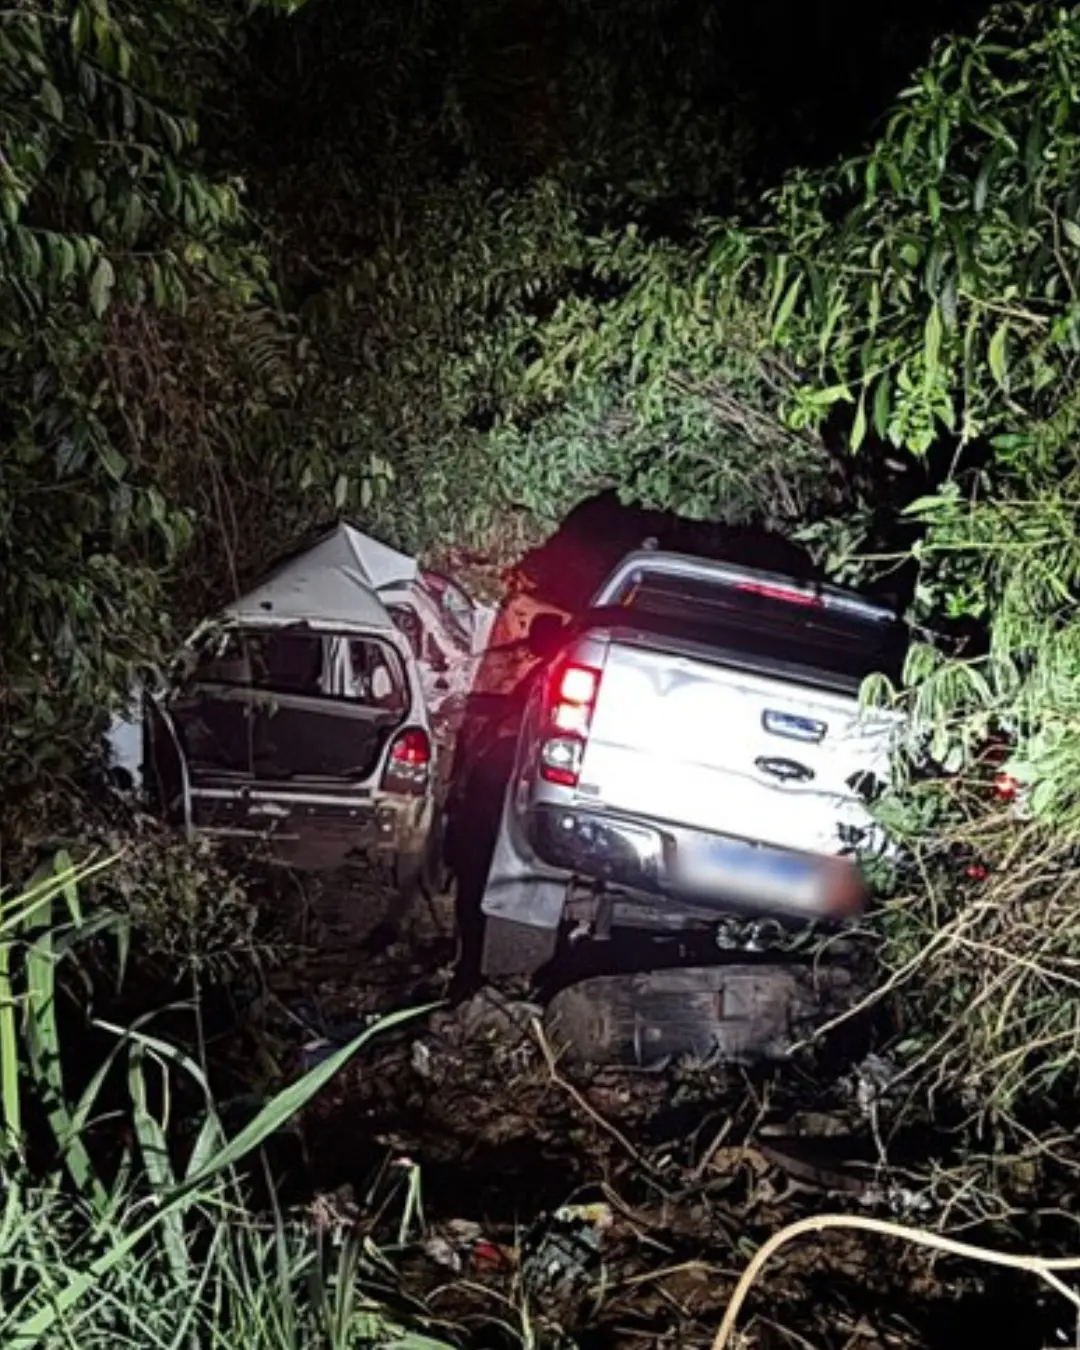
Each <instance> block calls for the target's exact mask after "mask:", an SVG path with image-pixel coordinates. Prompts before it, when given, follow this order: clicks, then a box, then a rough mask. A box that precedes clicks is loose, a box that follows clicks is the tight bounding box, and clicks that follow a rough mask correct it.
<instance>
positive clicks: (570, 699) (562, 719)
mask: <svg viewBox="0 0 1080 1350" xmlns="http://www.w3.org/2000/svg"><path fill="white" fill-rule="evenodd" d="M599 691H600V671H599V670H597V669H596V668H595V666H586V665H582V664H581V663H580V662H578V661H566V662H564V663H562V664H561V665H558V666H556V667H555V670H554V671H553V672H552V675H551V680H550V683H549V685H548V718H547V720H548V730H549V732H550V733H551V734H550V735H549V736H548V738H547V739H546V740H545V741H544V742H543V743H542V745H541V747H540V776H541V778H543V779H544V781H545V782H547V783H554V784H556V785H557V786H559V787H577V782H578V777H579V775H580V772H581V761H582V759H583V758H584V754H585V741H586V739H587V738H588V734H589V724H590V722H591V721H592V715H593V709H594V708H595V707H596V696H597V694H598V693H599Z"/></svg>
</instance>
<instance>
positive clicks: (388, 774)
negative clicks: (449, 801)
mask: <svg viewBox="0 0 1080 1350" xmlns="http://www.w3.org/2000/svg"><path fill="white" fill-rule="evenodd" d="M431 758H432V751H431V737H430V736H429V735H428V734H427V732H426V731H425V730H424V728H423V727H406V728H405V729H404V730H403V731H399V732H398V734H397V735H396V736H395V737H394V740H393V742H392V743H391V746H390V757H389V759H388V760H387V762H386V771H385V773H384V774H383V781H382V785H383V790H384V791H386V792H404V793H409V794H412V795H418V794H420V793H421V792H423V791H424V789H425V788H426V787H427V780H428V771H429V770H430V768H431Z"/></svg>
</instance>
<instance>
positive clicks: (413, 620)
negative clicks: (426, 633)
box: [387, 605, 423, 661]
mask: <svg viewBox="0 0 1080 1350" xmlns="http://www.w3.org/2000/svg"><path fill="white" fill-rule="evenodd" d="M387 609H388V612H389V614H390V618H391V620H392V621H393V624H394V627H395V628H396V629H397V630H398V632H399V633H402V634H403V635H404V636H405V638H406V639H407V641H408V643H409V648H410V650H411V651H412V654H413V656H414V657H415V658H416V660H417V661H419V660H421V659H422V645H421V644H422V639H423V635H422V632H421V628H420V618H419V615H418V614H417V613H416V611H415V610H414V609H410V608H409V606H408V605H388V606H387Z"/></svg>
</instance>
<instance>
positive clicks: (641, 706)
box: [579, 641, 897, 853]
mask: <svg viewBox="0 0 1080 1350" xmlns="http://www.w3.org/2000/svg"><path fill="white" fill-rule="evenodd" d="M896 726H897V719H896V718H895V717H894V716H893V715H891V714H889V713H888V712H880V711H864V710H861V709H860V708H859V705H858V701H857V699H856V698H855V697H854V696H852V695H849V694H837V693H832V692H830V691H828V690H818V689H815V688H810V687H807V686H804V685H800V684H794V683H788V682H785V681H783V680H780V679H776V678H773V677H770V676H767V675H761V674H757V673H751V672H748V671H744V670H739V669H733V668H728V667H725V666H723V665H721V664H713V663H712V662H710V661H705V660H702V659H701V658H699V657H696V656H695V657H689V656H680V655H673V654H671V653H668V652H662V651H652V650H649V649H648V647H647V646H640V647H639V646H635V645H631V644H627V643H623V642H618V641H616V642H613V643H612V644H611V646H610V648H609V651H608V657H607V661H606V663H605V665H604V670H603V678H602V681H601V684H600V691H599V698H598V701H597V704H596V709H595V712H594V715H593V720H592V725H591V728H590V734H589V739H588V744H587V747H586V750H585V756H584V760H583V763H582V768H581V777H580V784H579V792H580V793H581V795H582V796H586V797H588V798H589V799H590V800H591V801H593V802H596V803H597V804H599V805H603V806H605V807H609V808H612V809H615V810H620V811H626V812H631V813H633V814H635V815H643V816H648V817H650V818H652V819H654V820H658V821H664V820H666V821H672V822H677V823H679V824H682V825H688V826H691V827H695V828H698V829H702V830H709V831H715V832H717V833H721V834H725V835H733V836H736V837H742V838H746V839H751V840H755V841H759V842H761V843H765V844H773V845H776V846H778V847H782V848H790V849H799V850H807V851H812V852H817V853H836V852H839V851H840V849H841V847H842V840H841V838H840V835H839V831H838V826H839V825H840V824H845V825H850V826H853V827H856V828H859V827H865V826H867V825H868V824H869V816H868V814H867V812H866V810H865V808H864V807H863V805H862V802H861V801H860V800H859V799H858V797H857V796H856V795H855V793H854V792H853V790H852V786H851V783H852V780H853V779H855V778H857V777H858V775H860V774H873V775H874V776H875V777H877V778H878V779H879V780H881V781H884V780H885V779H886V778H887V776H888V766H889V752H890V748H891V742H892V734H893V730H894V728H895V727H896Z"/></svg>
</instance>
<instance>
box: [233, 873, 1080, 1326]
mask: <svg viewBox="0 0 1080 1350" xmlns="http://www.w3.org/2000/svg"><path fill="white" fill-rule="evenodd" d="M298 894H302V895H303V905H302V906H301V907H300V908H299V909H298V916H297V920H298V927H297V930H296V938H297V947H296V951H295V956H294V959H292V960H291V961H289V962H288V963H287V964H285V965H282V966H281V967H279V968H278V969H277V970H276V971H275V972H273V973H272V976H271V980H270V997H269V999H268V1001H267V1002H266V1005H265V1007H264V1008H263V1010H262V1013H261V1016H260V1019H259V1025H258V1027H257V1028H256V1029H254V1032H253V1034H255V1035H256V1036H258V1037H262V1038H264V1040H265V1039H266V1038H270V1039H271V1040H273V1041H274V1043H275V1044H276V1046H277V1048H278V1054H279V1062H280V1063H282V1064H284V1065H286V1066H287V1069H288V1071H289V1072H299V1071H300V1070H302V1068H303V1067H305V1066H306V1065H309V1064H311V1063H313V1062H315V1061H316V1060H317V1059H318V1058H319V1056H320V1055H321V1054H324V1053H325V1052H326V1051H327V1050H328V1049H330V1048H332V1047H333V1046H334V1045H335V1044H338V1043H341V1042H342V1041H343V1040H345V1039H346V1038H348V1037H349V1036H351V1035H354V1034H355V1032H356V1030H357V1029H358V1028H359V1027H361V1026H362V1025H363V1024H364V1022H365V1019H368V1018H370V1017H371V1016H372V1015H373V1014H377V1013H379V1012H384V1011H389V1010H392V1009H396V1008H401V1007H402V1006H414V1007H421V1006H424V1005H430V1004H435V1005H437V1006H435V1007H434V1008H432V1009H431V1010H430V1011H428V1012H427V1013H425V1014H423V1015H421V1016H419V1017H418V1018H417V1019H416V1021H415V1022H411V1023H409V1024H407V1025H405V1026H402V1027H398V1028H396V1029H394V1030H392V1031H390V1032H388V1033H386V1034H384V1035H382V1036H380V1037H378V1038H377V1039H376V1040H375V1042H374V1043H373V1044H372V1045H371V1046H370V1048H369V1049H367V1050H365V1051H363V1052H362V1053H361V1054H360V1055H359V1056H358V1057H357V1058H356V1059H355V1060H354V1061H353V1063H352V1065H351V1066H350V1067H349V1068H348V1069H347V1070H346V1071H345V1072H344V1073H342V1074H341V1075H340V1076H339V1077H338V1078H337V1079H336V1080H335V1081H334V1082H333V1083H332V1084H331V1085H330V1086H329V1087H328V1088H327V1089H326V1090H325V1091H324V1092H323V1093H322V1094H321V1095H320V1096H319V1098H317V1100H316V1101H315V1103H314V1104H313V1105H312V1107H311V1108H310V1109H309V1110H308V1111H307V1113H306V1114H305V1116H304V1118H303V1120H302V1122H301V1125H300V1128H299V1131H298V1138H297V1140H296V1147H295V1150H294V1152H293V1153H292V1154H291V1155H289V1156H288V1157H287V1158H286V1161H284V1162H283V1163H282V1166H281V1177H280V1180H281V1194H282V1197H283V1198H284V1200H285V1202H286V1203H287V1204H288V1205H290V1206H291V1207H292V1209H293V1211H294V1212H295V1213H298V1214H301V1215H302V1216H303V1217H304V1221H305V1222H310V1223H312V1224H314V1225H316V1226H317V1227H319V1228H321V1229H324V1230H326V1231H327V1232H329V1233H331V1234H338V1235H340V1234H341V1233H343V1232H345V1231H359V1232H362V1233H363V1234H365V1235H368V1236H370V1237H371V1238H372V1239H373V1241H375V1242H376V1243H377V1244H378V1246H379V1248H380V1249H381V1250H382V1251H383V1252H384V1253H385V1254H386V1257H387V1261H388V1267H387V1269H388V1270H392V1271H393V1272H394V1274H393V1278H392V1280H390V1286H392V1290H393V1297H394V1298H397V1299H401V1300H404V1301H405V1303H404V1304H403V1306H406V1305H407V1306H409V1307H412V1308H413V1309H414V1310H416V1309H420V1310H423V1313H424V1315H425V1316H429V1317H430V1318H431V1319H432V1324H433V1334H440V1335H449V1336H450V1337H451V1339H456V1340H457V1341H458V1342H460V1343H461V1344H463V1345H467V1346H470V1347H477V1348H478V1350H479V1347H484V1348H485V1350H496V1347H501V1346H517V1345H533V1346H538V1347H539V1346H571V1345H573V1346H578V1347H581V1348H582V1350H590V1348H592V1347H596V1348H597V1350H599V1348H600V1347H603V1348H604V1350H608V1348H610V1350H616V1347H617V1348H618V1350H630V1347H638V1346H649V1345H656V1346H670V1347H707V1346H709V1345H711V1344H712V1338H713V1336H714V1335H715V1333H716V1330H717V1328H718V1326H719V1324H720V1321H721V1318H722V1316H723V1312H724V1309H725V1307H726V1304H727V1300H728V1298H729V1296H730V1294H731V1291H732V1289H733V1286H734V1283H735V1281H736V1279H737V1277H738V1275H739V1273H740V1272H741V1271H742V1270H743V1268H744V1267H745V1265H746V1262H747V1260H748V1259H749V1258H750V1256H752V1254H753V1253H754V1251H755V1250H756V1249H757V1248H758V1247H759V1246H760V1244H761V1243H762V1242H763V1241H764V1240H765V1239H766V1238H767V1237H768V1236H769V1235H771V1234H772V1233H774V1232H775V1231H776V1230H777V1229H778V1228H780V1227H783V1226H784V1225H785V1224H787V1223H790V1222H793V1221H794V1220H796V1219H800V1218H803V1217H806V1216H808V1215H812V1214H815V1213H822V1212H834V1213H836V1212H838V1213H854V1214H876V1215H878V1216H879V1217H884V1218H896V1217H899V1218H902V1219H904V1220H905V1221H908V1222H913V1223H918V1222H919V1217H920V1212H919V1201H918V1190H919V1185H920V1179H919V1177H918V1176H917V1175H915V1174H914V1173H912V1174H907V1173H904V1174H901V1173H898V1172H896V1171H895V1170H892V1171H888V1170H885V1169H882V1168H881V1167H880V1165H878V1164H879V1157H878V1155H877V1153H876V1149H875V1140H874V1130H873V1128H872V1121H868V1119H867V1117H866V1114H865V1111H864V1110H863V1111H861V1110H860V1106H859V1100H860V1089H859V1081H860V1080H859V1077H858V1066H854V1067H853V1066H851V1065H850V1064H849V1065H847V1066H846V1068H845V1066H843V1065H835V1064H834V1065H832V1066H828V1065H825V1066H823V1065H822V1064H821V1063H820V1062H817V1063H815V1062H814V1061H813V1060H811V1059H806V1060H800V1061H797V1062H795V1063H793V1064H791V1065H787V1066H783V1067H781V1068H775V1067H773V1068H771V1069H760V1070H758V1069H754V1070H750V1069H745V1068H732V1067H730V1066H727V1067H725V1066H723V1065H716V1066H708V1065H701V1064H696V1065H695V1064H671V1065H668V1066H666V1067H665V1068H663V1069H662V1070H661V1071H654V1072H648V1073H645V1072H626V1071H612V1070H604V1071H593V1072H583V1071H581V1070H576V1071H575V1070H572V1069H571V1068H570V1066H569V1064H568V1063H567V1062H566V1061H565V1060H564V1058H563V1057H562V1054H561V1047H560V1046H559V1045H558V1044H557V1043H552V1040H551V1038H550V1036H549V1035H548V1034H547V1033H545V1031H544V1029H543V1025H542V1023H541V1021H540V1020H539V1019H540V1011H541V1010H540V1009H538V1008H536V1007H535V1006H533V1005H531V1004H530V1003H528V1002H527V1001H526V1000H525V999H524V998H523V997H522V996H521V994H522V991H520V990H515V989H512V988H507V989H501V990H496V989H479V990H474V991H471V992H470V991H469V990H468V989H467V988H466V989H463V988H462V987H461V985H460V982H455V970H456V961H457V957H458V955H459V943H458V939H457V929H458V925H457V921H456V916H455V912H454V901H453V899H452V898H451V897H449V896H445V897H442V898H441V899H439V900H437V901H434V902H430V903H429V902H421V903H420V904H419V905H418V906H417V908H416V910H415V912H414V914H413V915H412V917H411V920H410V923H409V925H408V927H407V929H405V930H404V931H399V932H398V934H397V935H396V938H395V937H394V934H393V933H392V932H391V930H390V929H388V928H387V927H386V926H385V919H386V917H387V914H388V913H389V912H390V910H391V908H392V906H391V903H390V901H389V898H388V897H387V896H385V895H380V894H379V893H378V892H377V890H373V889H372V888H371V886H370V882H367V883H365V880H364V878H363V877H361V876H359V875H356V874H350V873H348V872H341V871H338V872H336V873H324V874H321V875H312V874H304V875H303V876H302V878H300V883H299V890H298ZM568 1207H569V1208H568ZM980 1277H981V1272H978V1271H976V1270H975V1269H974V1268H973V1267H971V1266H969V1265H965V1264H964V1263H961V1262H958V1261H956V1260H953V1259H951V1258H949V1259H943V1258H941V1257H937V1258H935V1257H933V1256H932V1255H931V1254H930V1253H928V1252H925V1251H922V1250H919V1249H916V1248H913V1247H909V1246H907V1245H905V1244H901V1243H899V1242H896V1241H894V1240H887V1239H884V1238H880V1237H877V1236H875V1235H872V1234H860V1233H853V1234H845V1233H838V1234H828V1235H824V1236H820V1237H816V1238H813V1239H805V1240H800V1241H799V1242H797V1243H795V1244H793V1245H792V1246H791V1247H789V1248H786V1249H785V1250H784V1251H783V1252H782V1253H781V1254H780V1255H779V1256H778V1257H777V1258H776V1260H775V1262H774V1263H773V1264H772V1265H770V1266H769V1267H768V1268H767V1269H766V1271H765V1274H764V1277H763V1278H762V1280H761V1281H760V1282H759V1283H758V1284H757V1285H756V1286H755V1289H754V1291H753V1293H752V1294H751V1296H750V1299H749V1302H748V1304H747V1306H746V1308H745V1311H744V1313H743V1315H742V1317H741V1318H740V1325H739V1334H738V1336H737V1338H736V1340H735V1341H734V1342H733V1344H736V1345H738V1346H741V1347H743V1348H744V1350H747V1348H748V1347H761V1348H762V1350H765V1348H766V1347H768V1348H769V1350H771V1347H774V1346H775V1347H781V1346H789V1347H807V1346H813V1347H829V1348H830V1350H831V1348H832V1347H837V1348H839V1347H859V1348H860V1350H878V1347H881V1348H882V1350H884V1348H885V1347H890V1350H891V1348H892V1347H905V1348H906V1347H911V1348H912V1350H913V1348H914V1347H928V1348H936V1347H939V1346H940V1347H946V1346H949V1347H953V1346H955V1345H956V1344H957V1343H958V1342H959V1343H967V1342H970V1343H972V1344H974V1343H978V1342H980V1341H981V1342H982V1343H985V1344H993V1345H1003V1346H1004V1345H1008V1346H1010V1347H1015V1348H1016V1350H1026V1347H1029V1346H1030V1347H1031V1350H1036V1347H1041V1346H1042V1345H1049V1344H1053V1343H1055V1342H1054V1340H1053V1339H1051V1338H1049V1333H1048V1331H1047V1326H1048V1323H1047V1322H1046V1320H1045V1315H1044V1312H1043V1310H1042V1308H1041V1304H1039V1303H1038V1302H1037V1301H1036V1297H1035V1296H1036V1293H1037V1290H1036V1289H1035V1288H1034V1287H1033V1282H1025V1281H1024V1280H1023V1279H1022V1278H1021V1277H1016V1278H1002V1276H1001V1274H995V1277H994V1279H993V1280H992V1281H986V1280H985V1278H982V1279H980ZM388 1279H389V1277H388ZM387 1296H389V1295H387ZM1058 1311H1060V1310H1059V1309H1056V1308H1055V1309H1054V1312H1055V1313H1056V1312H1058Z"/></svg>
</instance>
